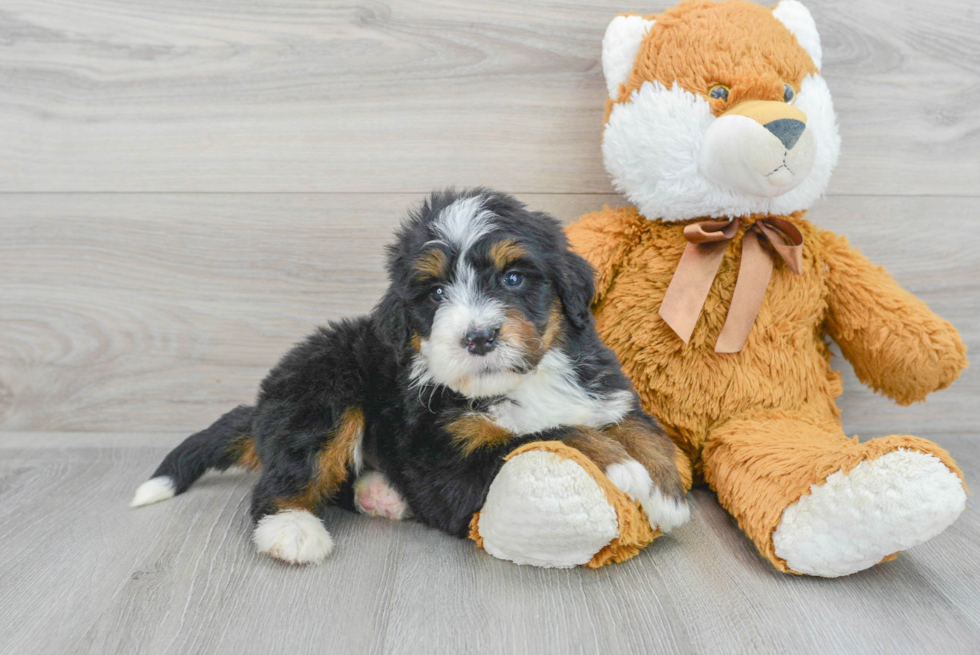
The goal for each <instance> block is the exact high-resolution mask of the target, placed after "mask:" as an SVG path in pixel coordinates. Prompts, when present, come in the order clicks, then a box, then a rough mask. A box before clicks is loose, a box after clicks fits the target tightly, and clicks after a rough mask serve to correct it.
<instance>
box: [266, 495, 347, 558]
mask: <svg viewBox="0 0 980 655" xmlns="http://www.w3.org/2000/svg"><path fill="white" fill-rule="evenodd" d="M252 539H253V541H254V542H255V546H256V547H257V548H258V550H259V552H260V553H265V554H266V555H270V556H271V557H275V558H276V559H281V560H282V561H284V562H289V563H290V564H319V563H320V562H322V561H323V560H324V559H326V558H327V555H329V554H330V551H332V550H333V539H331V538H330V533H329V532H327V529H326V528H324V527H323V522H322V521H320V519H318V518H317V517H316V516H314V515H313V514H311V513H310V512H307V511H306V510H301V509H287V510H283V511H281V512H277V513H276V514H269V515H268V516H264V517H262V519H261V520H260V521H259V523H258V525H256V526H255V532H254V533H253V534H252Z"/></svg>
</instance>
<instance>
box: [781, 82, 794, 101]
mask: <svg viewBox="0 0 980 655" xmlns="http://www.w3.org/2000/svg"><path fill="white" fill-rule="evenodd" d="M795 97H796V91H795V90H794V89H793V87H791V86H790V85H789V84H784V85H783V100H784V101H786V102H793V98H795Z"/></svg>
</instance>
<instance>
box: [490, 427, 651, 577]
mask: <svg viewBox="0 0 980 655" xmlns="http://www.w3.org/2000/svg"><path fill="white" fill-rule="evenodd" d="M506 459H507V462H506V463H505V464H504V466H503V468H501V470H500V472H499V473H498V474H497V476H496V477H495V478H494V480H493V483H492V484H491V485H490V490H489V492H488V494H487V500H486V503H485V504H484V505H483V509H481V510H480V512H478V513H477V514H475V515H474V516H473V521H472V522H471V524H470V538H472V539H473V540H474V541H476V543H477V545H478V546H481V547H483V548H484V549H486V551H487V552H488V553H490V554H491V555H493V556H494V557H498V558H500V559H505V560H510V561H512V562H516V563H517V564H532V565H535V566H544V567H551V568H567V567H572V566H576V565H584V566H590V567H598V566H602V565H603V564H607V563H609V562H621V561H623V560H627V559H629V558H631V557H633V556H634V555H636V553H638V552H639V551H640V549H641V548H643V547H644V546H646V545H647V544H649V543H650V542H651V541H653V540H654V538H655V537H657V536H658V535H659V534H660V531H659V530H658V531H656V532H654V530H653V529H652V528H651V527H650V523H649V521H647V519H646V517H645V516H644V514H643V510H642V509H641V508H640V506H639V504H638V503H636V502H635V501H633V500H632V499H631V498H630V497H629V496H627V495H626V494H624V493H623V492H622V491H620V490H619V489H617V488H616V487H615V486H614V485H613V484H612V482H610V481H609V479H608V478H607V477H606V476H605V475H604V474H603V473H602V471H600V470H599V467H598V466H596V465H595V464H594V463H593V462H592V461H591V460H590V459H589V458H587V457H585V455H583V454H582V453H581V452H579V451H578V450H576V449H574V448H572V447H571V446H567V445H565V444H563V443H561V442H559V441H540V442H534V443H530V444H526V445H524V446H522V447H520V448H518V449H517V450H515V451H514V452H513V453H511V454H510V455H508V456H507V458H506Z"/></svg>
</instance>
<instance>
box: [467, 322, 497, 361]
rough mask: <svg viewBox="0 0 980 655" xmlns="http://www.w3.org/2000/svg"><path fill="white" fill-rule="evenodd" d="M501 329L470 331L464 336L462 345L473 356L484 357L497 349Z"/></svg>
mask: <svg viewBox="0 0 980 655" xmlns="http://www.w3.org/2000/svg"><path fill="white" fill-rule="evenodd" d="M498 336H500V328H481V329H469V330H467V331H466V334H465V335H464V336H463V340H462V345H463V347H464V348H466V350H467V351H469V352H470V353H471V354H473V355H477V356H479V357H482V356H483V355H486V354H487V353H489V352H491V351H492V350H493V349H494V348H496V347H497V337H498Z"/></svg>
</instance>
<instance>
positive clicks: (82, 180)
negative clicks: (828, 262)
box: [0, 0, 980, 195]
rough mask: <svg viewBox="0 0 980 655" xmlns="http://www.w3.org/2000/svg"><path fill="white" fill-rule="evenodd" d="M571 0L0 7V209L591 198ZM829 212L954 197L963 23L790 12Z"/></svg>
mask: <svg viewBox="0 0 980 655" xmlns="http://www.w3.org/2000/svg"><path fill="white" fill-rule="evenodd" d="M671 4H674V3H673V1H672V0H668V1H666V2H665V1H662V0H655V1H650V2H643V3H639V4H636V3H634V4H629V3H625V4H624V3H622V2H602V3H597V2H594V1H591V0H562V1H561V2H559V1H556V0H542V1H539V2H535V3H533V5H528V4H527V3H526V2H523V1H521V0H493V1H492V2H480V3H476V2H470V3H445V2H440V1H439V0H425V1H418V2H408V1H380V0H379V1H375V0H355V1H354V2H350V3H335V2H323V1H322V0H287V1H284V2H276V3H273V4H270V3H268V2H264V1H262V0H229V1H228V2H222V3H214V2H208V1H207V0H173V1H170V2H166V3H160V2H156V1H153V0H92V1H90V2H84V3H67V2H64V1H63V0H7V1H5V2H4V3H3V5H2V7H0V147H2V149H3V157H2V158H0V191H241V192H252V191H300V192H308V191H332V192H348V191H359V192H378V191H387V192H392V191H404V192H410V193H417V192H420V191H424V190H427V189H429V188H430V187H431V186H433V185H442V184H448V183H457V184H468V185H473V184H488V185H494V186H499V187H501V188H504V189H507V190H510V191H514V192H523V193H532V192H539V193H540V192H561V193H568V192H572V193H581V192H595V193H608V192H610V190H611V188H610V186H609V182H608V178H607V175H606V174H605V172H604V170H603V168H602V161H601V156H600V154H599V139H600V133H601V123H602V111H603V101H604V99H605V91H604V88H605V87H604V84H603V81H602V73H601V66H600V62H599V53H600V43H601V37H602V34H603V31H604V30H605V27H606V25H607V23H608V22H609V20H610V19H611V18H612V17H613V16H614V15H615V14H617V13H619V12H621V11H624V10H636V11H641V12H643V13H654V12H657V11H661V10H663V9H664V8H665V7H667V6H669V5H671ZM807 4H808V5H809V7H810V8H811V10H812V12H813V14H814V17H815V19H816V22H817V25H818V27H819V29H820V31H821V34H822V40H823V44H824V73H825V76H826V78H827V81H828V84H829V86H830V88H831V91H832V92H833V93H834V97H835V103H836V107H837V111H838V113H839V117H840V123H841V132H842V136H843V144H844V145H843V153H842V156H841V163H840V166H839V168H838V171H837V174H836V176H835V178H834V180H833V182H832V183H831V187H830V193H831V194H878V195H881V194H885V195H909V194H929V195H940V194H943V195H972V194H974V193H976V183H977V180H978V179H980V112H978V111H977V110H976V107H977V106H978V104H980V64H977V62H978V61H980V40H978V39H977V38H976V35H977V34H978V33H980V12H977V11H976V8H975V7H974V6H973V3H971V2H967V1H965V0H934V1H933V2H930V3H928V7H926V6H925V5H923V3H921V2H918V1H915V0H866V1H865V2H857V3H856V2H851V1H849V0H810V1H809V2H808V3H807Z"/></svg>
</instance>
